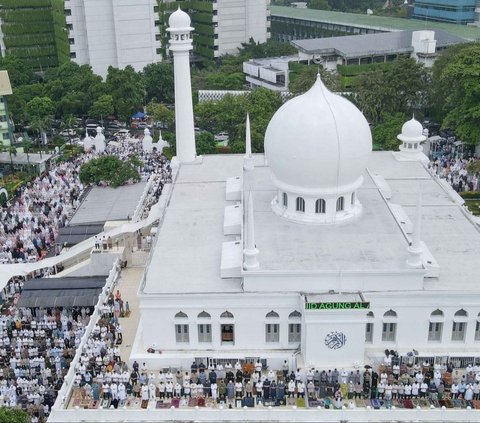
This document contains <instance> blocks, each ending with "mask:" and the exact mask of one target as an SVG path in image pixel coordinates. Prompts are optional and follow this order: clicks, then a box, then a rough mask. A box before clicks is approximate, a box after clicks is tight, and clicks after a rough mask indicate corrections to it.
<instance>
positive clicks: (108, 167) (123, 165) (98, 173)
mask: <svg viewBox="0 0 480 423" xmlns="http://www.w3.org/2000/svg"><path fill="white" fill-rule="evenodd" d="M137 168H138V159H135V158H134V157H133V158H131V159H129V160H125V161H123V160H120V159H119V158H118V157H115V156H102V157H99V158H97V159H93V160H90V161H88V162H86V163H83V164H82V165H81V166H80V173H79V177H80V180H81V181H82V183H83V184H98V183H100V182H106V183H107V184H108V185H110V186H112V187H114V188H116V187H119V186H122V185H125V184H126V183H128V182H129V181H134V182H138V181H140V174H139V173H138V170H137Z"/></svg>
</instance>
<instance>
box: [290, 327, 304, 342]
mask: <svg viewBox="0 0 480 423" xmlns="http://www.w3.org/2000/svg"><path fill="white" fill-rule="evenodd" d="M301 340H302V325H301V324H300V323H289V324H288V342H300V341H301Z"/></svg>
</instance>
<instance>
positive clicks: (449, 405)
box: [445, 399, 453, 408]
mask: <svg viewBox="0 0 480 423" xmlns="http://www.w3.org/2000/svg"><path fill="white" fill-rule="evenodd" d="M445 407H447V408H453V403H452V401H451V400H449V399H446V400H445Z"/></svg>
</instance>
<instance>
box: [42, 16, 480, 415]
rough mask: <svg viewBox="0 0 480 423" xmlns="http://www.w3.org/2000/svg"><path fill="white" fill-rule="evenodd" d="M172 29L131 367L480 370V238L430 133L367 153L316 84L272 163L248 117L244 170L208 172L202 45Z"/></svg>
mask: <svg viewBox="0 0 480 423" xmlns="http://www.w3.org/2000/svg"><path fill="white" fill-rule="evenodd" d="M169 26H170V28H169V31H170V51H172V52H173V57H174V69H175V75H174V76H175V107H176V110H175V112H176V125H177V127H176V143H177V145H176V147H177V148H176V151H177V157H176V158H174V160H172V168H173V184H172V186H171V188H170V189H168V190H165V191H164V192H165V194H162V196H165V198H163V200H162V202H163V203H164V204H166V206H165V208H164V209H163V211H162V216H161V218H160V221H159V224H158V228H157V229H156V236H155V240H154V244H153V247H152V251H151V253H150V256H149V258H148V261H147V265H146V266H145V272H144V274H143V278H142V281H141V283H140V286H139V289H138V299H139V309H138V310H135V312H138V313H139V314H140V319H139V325H138V328H137V330H136V335H135V338H134V340H133V343H132V345H131V355H130V357H129V363H130V364H132V363H134V361H136V362H137V363H146V365H147V366H148V368H149V369H152V370H163V369H173V371H175V369H184V370H185V369H188V370H189V369H190V365H191V364H192V362H195V363H196V364H200V363H203V364H204V365H205V366H209V365H219V364H222V365H225V364H226V363H229V362H230V363H236V362H237V361H240V362H241V363H246V362H257V360H259V361H261V362H262V364H263V366H264V368H267V367H268V369H272V370H282V369H284V366H285V362H286V364H287V365H288V367H289V369H290V370H293V369H297V368H300V369H307V368H311V367H315V368H316V369H335V368H336V369H338V370H340V369H344V370H348V371H350V370H354V369H362V370H363V367H364V366H365V365H372V366H374V367H375V366H377V365H378V364H379V363H381V362H382V361H383V359H384V357H385V350H389V351H390V350H394V351H397V352H398V354H399V356H400V357H401V358H402V360H404V361H403V363H407V365H408V360H409V359H410V358H411V357H417V360H418V361H423V360H428V361H429V362H430V363H432V364H433V363H434V364H437V365H440V364H445V363H447V362H450V363H454V364H455V366H456V367H466V366H467V365H469V364H470V365H473V364H475V363H477V364H478V363H479V362H480V288H479V276H478V271H477V269H476V267H475V266H476V264H477V263H478V257H479V253H480V234H479V224H478V222H477V221H475V217H473V216H472V215H470V214H469V212H468V210H467V209H466V208H465V207H464V206H463V200H462V198H461V197H460V196H459V195H458V194H457V193H456V192H455V191H454V190H453V189H452V188H451V187H450V186H449V185H448V184H447V183H446V182H444V181H442V180H440V179H438V178H437V177H436V176H433V175H432V174H431V173H430V172H429V170H428V159H427V157H426V156H425V154H424V153H423V151H422V143H423V142H424V141H425V138H426V137H425V135H424V133H423V128H422V125H421V124H420V123H419V122H418V121H416V120H415V119H414V118H412V119H411V120H409V121H408V122H406V123H405V124H404V125H403V127H402V130H401V134H399V135H398V139H399V143H400V151H398V152H388V151H375V152H373V151H372V137H371V132H370V128H369V125H368V122H367V121H366V119H365V117H364V116H363V114H362V113H361V112H360V111H359V110H358V109H357V108H356V107H355V106H354V105H353V104H352V103H350V102H349V101H348V100H346V99H345V98H343V97H341V96H339V95H337V94H334V93H332V92H330V91H329V90H328V89H327V88H326V87H325V85H324V84H323V82H322V81H321V79H320V77H317V80H316V81H315V82H314V84H313V86H312V87H311V89H310V90H309V91H307V92H306V93H305V94H303V95H300V96H298V97H295V98H293V99H291V100H289V101H288V102H286V103H285V104H284V105H283V106H282V107H281V108H280V109H279V110H278V111H277V112H276V113H275V115H274V116H273V118H272V119H271V121H270V123H269V125H268V128H267V131H266V134H265V154H252V152H251V140H250V123H249V117H248V116H247V117H246V126H247V130H246V152H245V155H207V156H203V157H202V156H197V154H196V151H195V135H194V123H193V122H194V120H193V107H192V95H191V82H190V68H189V52H190V50H191V49H192V38H191V31H192V29H193V28H191V26H190V18H189V16H188V15H187V14H186V13H184V12H182V11H181V10H180V9H179V10H178V11H177V12H174V13H173V14H172V15H171V17H170V20H169ZM69 389H71V388H69ZM62 390H63V388H62ZM66 398H67V395H65V396H64V397H62V393H60V394H59V398H58V399H57V404H56V406H55V407H54V412H53V413H52V415H51V416H50V421H52V422H57V421H58V422H61V421H111V422H113V421H154V420H155V421H173V420H179V421H209V422H211V421H257V420H258V421H352V422H353V421H355V422H365V421H377V422H381V421H382V422H383V421H386V420H391V421H413V420H418V421H420V420H421V421H429V422H437V421H452V422H453V421H478V416H477V414H476V412H475V411H472V410H471V409H467V408H464V409H455V410H444V409H440V408H438V407H437V408H435V407H433V406H432V407H433V409H428V408H423V409H422V410H421V411H419V410H406V409H394V408H395V407H392V409H389V410H384V411H378V412H377V411H372V410H371V407H369V406H368V407H364V408H356V409H345V407H343V409H341V410H335V411H331V410H330V411H328V410H324V409H322V410H317V409H316V408H315V409H311V408H310V409H308V408H304V409H300V408H298V409H297V407H296V406H293V407H283V408H279V407H255V408H253V409H248V410H246V409H243V408H242V407H240V408H237V409H233V410H229V409H224V406H223V405H220V406H219V407H218V408H208V407H203V408H202V407H200V408H199V407H198V406H197V407H186V408H182V407H180V408H179V409H178V408H175V407H173V406H172V407H171V409H156V408H155V407H153V408H150V407H149V408H148V410H142V409H140V408H138V409H135V408H129V407H122V408H120V407H119V409H117V410H109V409H102V407H100V408H99V409H95V410H86V409H85V410H83V409H79V407H76V409H67V408H65V407H64V405H65V404H66ZM157 408H158V407H157ZM319 408H320V407H319ZM418 408H420V407H418ZM443 408H445V407H443ZM331 413H333V415H332V414H331ZM411 413H421V414H415V416H412V414H411ZM387 414H388V415H387Z"/></svg>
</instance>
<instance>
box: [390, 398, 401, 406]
mask: <svg viewBox="0 0 480 423" xmlns="http://www.w3.org/2000/svg"><path fill="white" fill-rule="evenodd" d="M392 406H395V407H396V408H403V400H396V399H395V400H392Z"/></svg>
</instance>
